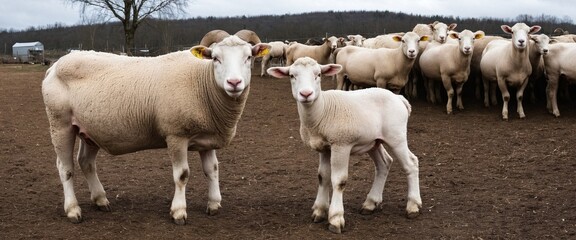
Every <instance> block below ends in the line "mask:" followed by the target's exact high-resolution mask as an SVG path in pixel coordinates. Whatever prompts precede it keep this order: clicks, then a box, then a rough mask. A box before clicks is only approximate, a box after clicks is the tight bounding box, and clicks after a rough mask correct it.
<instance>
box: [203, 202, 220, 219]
mask: <svg viewBox="0 0 576 240" xmlns="http://www.w3.org/2000/svg"><path fill="white" fill-rule="evenodd" d="M220 208H222V206H221V205H220V203H219V202H208V207H206V213H207V214H208V215H210V216H214V215H216V214H218V212H219V211H220Z"/></svg>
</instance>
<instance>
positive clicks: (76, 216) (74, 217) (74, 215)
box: [66, 206, 82, 223]
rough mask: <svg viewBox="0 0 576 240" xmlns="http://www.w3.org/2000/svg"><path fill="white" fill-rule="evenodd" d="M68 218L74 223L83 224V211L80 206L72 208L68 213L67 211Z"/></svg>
mask: <svg viewBox="0 0 576 240" xmlns="http://www.w3.org/2000/svg"><path fill="white" fill-rule="evenodd" d="M66 216H67V217H68V220H70V222H72V223H81V222H82V210H80V207H78V206H76V207H71V208H70V209H69V210H68V211H66Z"/></svg>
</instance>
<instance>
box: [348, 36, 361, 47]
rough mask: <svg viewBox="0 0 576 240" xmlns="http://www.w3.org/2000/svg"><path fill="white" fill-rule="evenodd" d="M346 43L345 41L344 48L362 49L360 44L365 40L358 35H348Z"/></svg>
mask: <svg viewBox="0 0 576 240" xmlns="http://www.w3.org/2000/svg"><path fill="white" fill-rule="evenodd" d="M347 37H348V41H345V42H344V43H345V45H346V46H358V47H362V43H363V42H364V40H365V38H364V37H362V35H360V34H356V35H348V36H347Z"/></svg>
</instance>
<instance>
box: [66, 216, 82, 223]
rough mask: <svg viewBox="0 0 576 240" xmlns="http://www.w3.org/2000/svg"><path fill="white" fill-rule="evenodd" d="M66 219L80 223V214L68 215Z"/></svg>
mask: <svg viewBox="0 0 576 240" xmlns="http://www.w3.org/2000/svg"><path fill="white" fill-rule="evenodd" d="M68 220H70V222H71V223H81V222H82V216H80V215H77V216H73V217H70V216H68Z"/></svg>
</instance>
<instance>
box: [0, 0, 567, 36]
mask: <svg viewBox="0 0 576 240" xmlns="http://www.w3.org/2000/svg"><path fill="white" fill-rule="evenodd" d="M329 10H332V11H352V10H368V11H373V10H378V11H385V10H388V11H393V12H403V13H413V14H421V15H444V16H454V17H457V16H458V17H463V18H468V17H493V18H504V19H512V18H515V17H516V16H518V15H520V14H529V15H541V14H546V15H552V16H556V17H558V18H560V19H563V18H565V17H566V16H568V17H570V18H571V19H572V21H574V22H576V1H574V0H191V1H190V4H189V7H188V10H187V13H186V15H185V16H182V17H181V18H192V17H207V16H214V17H224V16H243V15H246V16H257V15H282V14H286V13H289V14H292V13H305V12H316V11H329ZM55 23H61V24H64V25H66V26H71V25H78V24H80V10H79V8H78V7H77V6H76V7H74V6H72V5H70V4H69V3H65V1H64V0H0V30H1V29H14V30H24V29H26V28H28V27H43V26H47V25H53V24H55Z"/></svg>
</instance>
